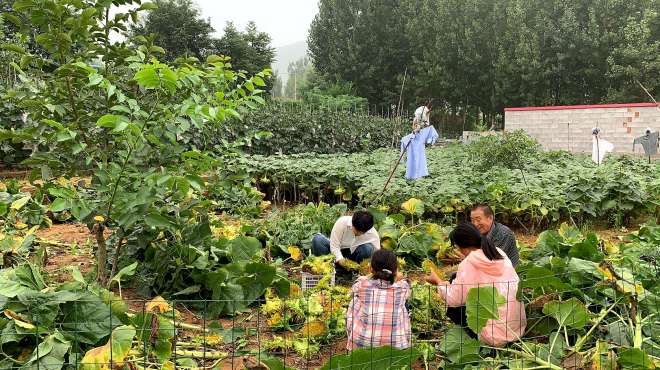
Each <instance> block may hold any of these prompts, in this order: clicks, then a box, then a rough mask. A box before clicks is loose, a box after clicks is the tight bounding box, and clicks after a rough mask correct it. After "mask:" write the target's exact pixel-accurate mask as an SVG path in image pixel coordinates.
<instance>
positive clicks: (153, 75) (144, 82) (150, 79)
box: [133, 65, 160, 89]
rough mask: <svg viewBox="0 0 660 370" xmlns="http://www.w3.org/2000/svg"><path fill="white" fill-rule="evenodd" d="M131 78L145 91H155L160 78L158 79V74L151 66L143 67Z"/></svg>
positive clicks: (158, 85)
mask: <svg viewBox="0 0 660 370" xmlns="http://www.w3.org/2000/svg"><path fill="white" fill-rule="evenodd" d="M133 78H134V79H135V81H137V83H138V85H140V86H142V87H144V88H145V89H155V88H158V87H160V78H159V77H158V72H156V69H155V68H154V67H153V66H150V65H148V66H145V67H144V68H143V69H141V70H140V71H138V72H137V73H136V74H135V77H133Z"/></svg>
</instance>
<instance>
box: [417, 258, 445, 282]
mask: <svg viewBox="0 0 660 370" xmlns="http://www.w3.org/2000/svg"><path fill="white" fill-rule="evenodd" d="M422 268H423V269H424V271H425V272H428V273H431V272H434V273H435V274H436V275H437V276H438V277H439V278H444V276H445V274H444V272H443V271H442V270H440V269H439V268H438V266H436V264H435V263H433V261H431V260H429V259H425V260H424V261H422Z"/></svg>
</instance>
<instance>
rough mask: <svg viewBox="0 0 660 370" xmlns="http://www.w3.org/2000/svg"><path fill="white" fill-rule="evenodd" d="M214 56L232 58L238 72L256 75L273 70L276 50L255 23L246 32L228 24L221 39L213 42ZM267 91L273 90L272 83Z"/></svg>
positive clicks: (250, 23)
mask: <svg viewBox="0 0 660 370" xmlns="http://www.w3.org/2000/svg"><path fill="white" fill-rule="evenodd" d="M211 50H212V52H213V53H214V54H219V55H226V56H228V57H231V59H232V61H233V62H232V66H233V67H234V68H235V69H236V70H241V71H246V72H247V73H248V74H256V73H259V72H261V71H262V70H264V69H269V68H271V64H272V63H273V61H274V60H275V49H274V48H273V47H271V38H270V36H269V35H268V34H267V33H265V32H260V31H259V30H258V29H257V25H256V24H255V23H254V22H248V24H247V26H246V27H245V31H243V32H241V31H239V30H237V29H236V27H235V26H234V24H233V23H231V22H228V23H227V25H226V26H225V28H224V30H223V35H222V37H221V38H219V39H215V40H213V48H212V49H211ZM267 82H268V87H267V88H266V90H270V89H271V81H270V80H269V81H267Z"/></svg>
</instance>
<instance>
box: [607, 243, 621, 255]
mask: <svg viewBox="0 0 660 370" xmlns="http://www.w3.org/2000/svg"><path fill="white" fill-rule="evenodd" d="M605 251H606V252H607V254H619V252H621V250H620V249H619V246H618V245H616V244H614V243H612V242H611V241H609V240H608V241H606V242H605Z"/></svg>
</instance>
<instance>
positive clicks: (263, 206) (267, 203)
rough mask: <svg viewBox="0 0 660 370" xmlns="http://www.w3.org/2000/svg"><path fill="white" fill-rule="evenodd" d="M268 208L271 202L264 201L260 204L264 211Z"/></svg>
mask: <svg viewBox="0 0 660 370" xmlns="http://www.w3.org/2000/svg"><path fill="white" fill-rule="evenodd" d="M268 207H270V201H267V200H263V201H261V203H259V208H261V209H262V210H264V209H267V208H268Z"/></svg>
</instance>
